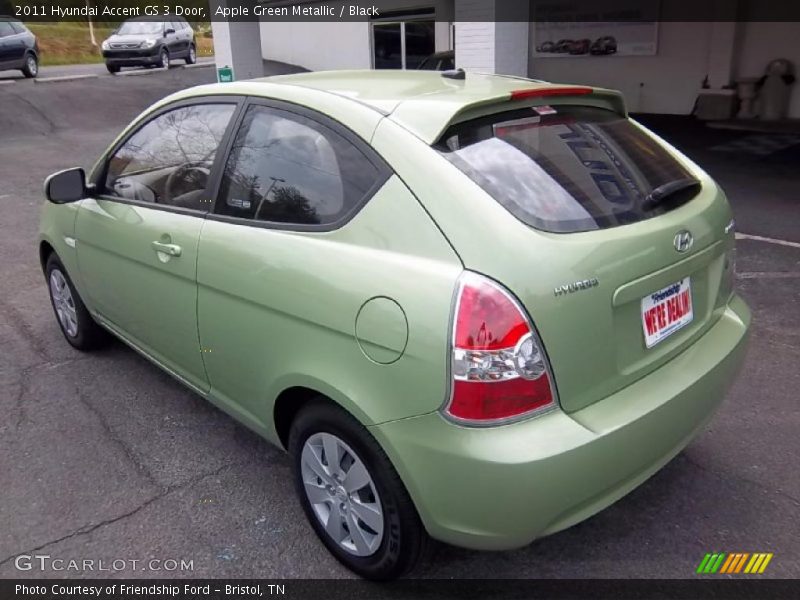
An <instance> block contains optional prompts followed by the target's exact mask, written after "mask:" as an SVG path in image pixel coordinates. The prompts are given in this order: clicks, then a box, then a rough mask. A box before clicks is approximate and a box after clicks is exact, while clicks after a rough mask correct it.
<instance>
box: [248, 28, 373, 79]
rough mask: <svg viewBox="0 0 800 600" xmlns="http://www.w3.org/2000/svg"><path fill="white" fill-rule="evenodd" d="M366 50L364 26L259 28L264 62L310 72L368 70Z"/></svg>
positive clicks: (369, 61) (367, 38)
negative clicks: (295, 67) (277, 62)
mask: <svg viewBox="0 0 800 600" xmlns="http://www.w3.org/2000/svg"><path fill="white" fill-rule="evenodd" d="M370 48H371V42H370V27H369V23H366V22H347V21H343V22H338V23H337V22H311V21H308V22H299V23H275V22H265V23H262V24H261V50H262V52H263V54H264V58H266V59H269V60H278V61H280V62H286V63H290V64H293V65H298V66H300V67H305V68H306V69H310V70H312V71H322V70H330V69H369V68H370V67H371V66H372V58H371V57H372V54H371V50H370Z"/></svg>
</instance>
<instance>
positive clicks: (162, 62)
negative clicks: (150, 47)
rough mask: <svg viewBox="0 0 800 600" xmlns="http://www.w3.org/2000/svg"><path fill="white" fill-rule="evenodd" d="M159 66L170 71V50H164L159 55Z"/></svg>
mask: <svg viewBox="0 0 800 600" xmlns="http://www.w3.org/2000/svg"><path fill="white" fill-rule="evenodd" d="M157 66H158V67H160V68H162V69H169V50H167V49H166V48H162V49H161V52H160V53H159V55H158V63H157Z"/></svg>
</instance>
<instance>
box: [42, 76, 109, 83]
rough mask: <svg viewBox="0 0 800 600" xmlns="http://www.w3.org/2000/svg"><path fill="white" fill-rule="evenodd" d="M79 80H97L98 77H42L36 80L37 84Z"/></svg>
mask: <svg viewBox="0 0 800 600" xmlns="http://www.w3.org/2000/svg"><path fill="white" fill-rule="evenodd" d="M78 79H97V75H95V74H89V75H64V76H62V77H40V78H37V79H34V80H33V81H34V82H36V83H55V82H57V81H76V80H78Z"/></svg>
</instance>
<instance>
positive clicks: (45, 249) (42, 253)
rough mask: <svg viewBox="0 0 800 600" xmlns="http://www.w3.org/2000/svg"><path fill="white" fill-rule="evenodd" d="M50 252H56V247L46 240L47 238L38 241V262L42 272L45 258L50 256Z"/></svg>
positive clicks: (45, 264) (45, 262)
mask: <svg viewBox="0 0 800 600" xmlns="http://www.w3.org/2000/svg"><path fill="white" fill-rule="evenodd" d="M51 254H56V249H55V248H53V246H52V245H51V244H50V242H48V241H47V240H42V241H41V242H39V264H40V265H41V267H42V273H44V270H45V268H46V267H47V259H49V258H50V255H51Z"/></svg>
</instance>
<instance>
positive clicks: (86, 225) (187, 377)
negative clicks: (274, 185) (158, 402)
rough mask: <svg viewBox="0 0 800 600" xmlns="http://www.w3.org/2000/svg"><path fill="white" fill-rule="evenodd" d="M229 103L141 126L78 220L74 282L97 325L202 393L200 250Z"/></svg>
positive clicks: (170, 113) (197, 103)
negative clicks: (76, 277) (83, 292)
mask: <svg viewBox="0 0 800 600" xmlns="http://www.w3.org/2000/svg"><path fill="white" fill-rule="evenodd" d="M238 105H239V101H238V99H236V98H234V97H226V98H204V99H198V100H193V101H190V102H184V103H178V104H175V105H171V106H168V107H166V108H163V109H161V110H160V111H159V112H157V113H156V114H155V115H151V116H148V117H146V118H145V120H144V121H143V122H142V123H140V124H138V125H137V126H136V127H135V128H134V129H133V130H132V132H131V133H130V134H128V135H127V136H126V137H125V138H124V139H123V141H122V142H120V143H119V144H117V145H116V147H115V148H114V149H113V150H112V151H111V152H109V154H108V157H107V159H106V160H105V162H104V163H103V166H102V167H101V168H100V169H99V170H96V172H95V173H94V174H93V181H94V184H95V186H96V189H97V192H96V194H95V196H94V197H93V198H89V199H86V200H84V201H82V203H81V206H80V210H79V212H78V217H77V222H76V240H77V241H76V248H77V256H78V265H79V269H80V276H81V279H82V281H83V283H84V286H85V289H86V292H87V296H88V299H89V302H88V304H89V305H90V306H92V308H93V309H94V311H95V312H96V314H97V317H98V318H99V319H100V320H102V321H103V322H104V323H105V324H106V325H108V326H109V327H110V328H112V329H114V330H115V331H116V332H118V333H119V334H121V335H122V336H123V337H124V338H125V339H127V340H128V341H129V342H130V343H131V344H132V345H134V346H135V347H137V348H138V349H140V350H142V351H144V352H145V353H146V354H147V355H149V356H151V357H152V358H154V359H155V360H157V361H158V362H159V363H160V364H161V365H162V366H164V367H165V368H166V369H168V370H169V371H171V372H172V373H174V374H175V375H177V376H179V377H180V378H181V379H183V380H184V381H186V382H187V383H189V384H190V385H192V386H194V387H195V388H198V389H200V390H201V391H205V390H206V389H207V387H208V386H207V379H206V375H205V368H204V366H203V359H202V356H201V352H200V346H199V343H198V337H197V313H196V308H197V286H196V267H197V246H198V241H199V238H200V231H201V230H202V228H203V222H204V217H205V215H206V213H207V212H208V210H209V206H210V205H211V203H210V202H209V201H208V198H209V196H208V186H209V184H210V182H211V181H212V179H213V177H214V174H215V172H216V171H215V170H216V168H217V166H216V163H217V160H218V158H219V156H220V155H221V154H222V152H219V151H218V150H219V148H220V146H221V144H222V143H223V140H224V139H225V136H226V135H227V133H228V129H229V128H230V127H231V123H232V122H233V116H234V114H235V112H236V110H237V108H238Z"/></svg>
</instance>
